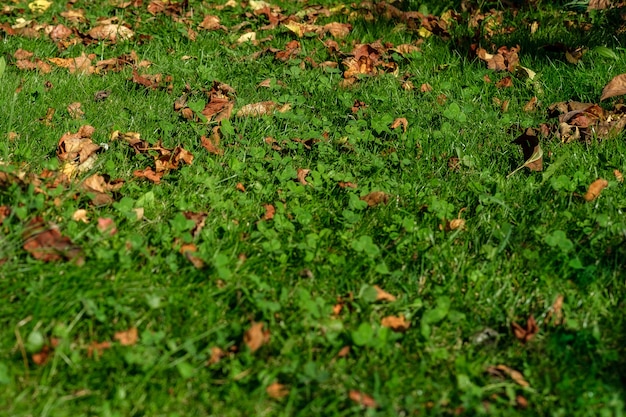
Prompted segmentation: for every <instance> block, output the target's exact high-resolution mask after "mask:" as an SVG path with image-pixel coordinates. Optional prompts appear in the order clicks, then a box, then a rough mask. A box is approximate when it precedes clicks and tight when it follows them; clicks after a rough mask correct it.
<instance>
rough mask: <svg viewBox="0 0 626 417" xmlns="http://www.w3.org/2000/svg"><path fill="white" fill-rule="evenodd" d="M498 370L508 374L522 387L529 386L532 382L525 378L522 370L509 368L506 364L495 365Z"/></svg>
mask: <svg viewBox="0 0 626 417" xmlns="http://www.w3.org/2000/svg"><path fill="white" fill-rule="evenodd" d="M495 369H496V370H498V371H502V372H504V373H505V374H507V375H508V376H509V377H510V378H511V379H512V380H513V381H515V382H516V383H517V384H518V385H520V386H522V387H529V386H530V384H529V383H528V382H527V381H526V380H525V379H524V375H522V373H521V372H519V371H516V370H515V369H512V368H509V367H508V366H506V365H497V366H496V367H495Z"/></svg>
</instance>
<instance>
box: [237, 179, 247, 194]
mask: <svg viewBox="0 0 626 417" xmlns="http://www.w3.org/2000/svg"><path fill="white" fill-rule="evenodd" d="M235 188H236V189H237V191H241V192H242V193H245V192H246V187H245V186H244V185H243V184H242V183H240V182H238V183H237V185H236V186H235Z"/></svg>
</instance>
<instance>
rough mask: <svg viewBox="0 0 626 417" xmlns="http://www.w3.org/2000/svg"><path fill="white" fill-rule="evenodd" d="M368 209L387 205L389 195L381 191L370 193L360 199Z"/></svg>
mask: <svg viewBox="0 0 626 417" xmlns="http://www.w3.org/2000/svg"><path fill="white" fill-rule="evenodd" d="M361 200H363V201H365V202H366V203H367V205H368V206H369V207H376V206H377V205H379V204H381V203H382V204H387V203H388V202H389V194H387V193H385V192H383V191H372V192H371V193H369V194H367V195H364V196H363V197H361Z"/></svg>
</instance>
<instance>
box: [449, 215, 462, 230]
mask: <svg viewBox="0 0 626 417" xmlns="http://www.w3.org/2000/svg"><path fill="white" fill-rule="evenodd" d="M457 229H459V230H463V229H465V220H464V219H461V218H458V219H453V220H450V221H449V222H447V223H446V230H450V231H451V230H457Z"/></svg>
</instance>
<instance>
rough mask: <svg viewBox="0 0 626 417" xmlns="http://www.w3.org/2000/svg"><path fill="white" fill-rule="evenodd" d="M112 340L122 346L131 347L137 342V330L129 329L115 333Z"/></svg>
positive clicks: (134, 328)
mask: <svg viewBox="0 0 626 417" xmlns="http://www.w3.org/2000/svg"><path fill="white" fill-rule="evenodd" d="M113 338H114V339H115V340H117V341H118V342H120V345H122V346H132V345H134V344H136V343H137V341H138V340H139V335H138V334H137V328H136V327H131V328H130V329H128V330H124V331H121V332H117V333H115V334H114V335H113Z"/></svg>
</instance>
